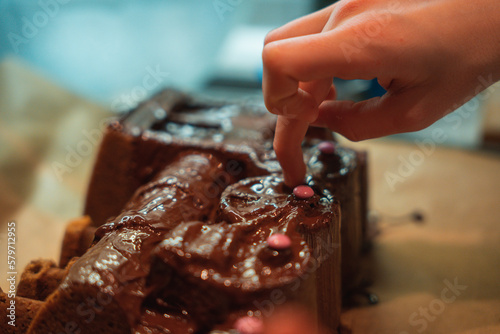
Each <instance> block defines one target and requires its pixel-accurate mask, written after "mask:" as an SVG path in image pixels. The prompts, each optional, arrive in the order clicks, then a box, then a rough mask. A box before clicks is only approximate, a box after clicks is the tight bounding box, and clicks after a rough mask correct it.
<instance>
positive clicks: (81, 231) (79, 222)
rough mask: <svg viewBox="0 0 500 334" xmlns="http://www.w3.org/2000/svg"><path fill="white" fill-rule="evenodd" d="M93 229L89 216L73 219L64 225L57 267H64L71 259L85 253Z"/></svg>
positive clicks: (93, 231)
mask: <svg viewBox="0 0 500 334" xmlns="http://www.w3.org/2000/svg"><path fill="white" fill-rule="evenodd" d="M95 230H96V228H95V227H94V226H93V224H92V220H91V219H90V217H89V216H83V217H80V218H77V219H74V220H72V221H70V222H69V223H68V224H67V225H66V231H65V232H64V238H63V243H62V248H61V256H60V258H59V267H61V268H65V267H66V266H67V265H68V263H69V262H70V261H71V259H73V258H74V257H80V256H82V255H83V254H85V252H86V251H87V250H88V249H89V247H90V245H91V244H92V241H93V240H94V233H95Z"/></svg>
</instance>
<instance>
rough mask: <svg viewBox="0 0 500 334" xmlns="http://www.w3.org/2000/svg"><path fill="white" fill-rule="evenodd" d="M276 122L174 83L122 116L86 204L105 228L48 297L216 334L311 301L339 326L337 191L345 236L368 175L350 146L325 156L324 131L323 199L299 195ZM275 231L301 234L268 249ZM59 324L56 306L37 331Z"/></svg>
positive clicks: (316, 178)
mask: <svg viewBox="0 0 500 334" xmlns="http://www.w3.org/2000/svg"><path fill="white" fill-rule="evenodd" d="M273 126H274V118H273V117H271V116H269V114H268V113H267V112H265V111H263V110H262V109H258V110H254V109H250V110H249V109H248V108H245V107H243V106H223V107H221V106H216V105H214V104H203V103H199V102H196V101H193V100H191V99H189V98H187V97H185V96H184V95H182V94H178V93H172V92H171V91H166V92H163V93H161V94H159V95H158V96H156V97H155V98H153V99H152V100H150V101H148V102H146V103H143V104H142V105H141V106H139V108H138V109H137V110H135V111H133V112H131V113H130V114H128V115H127V116H126V117H125V118H124V119H122V120H121V121H120V122H118V123H113V124H111V125H110V127H109V128H108V134H107V135H106V136H105V138H104V142H103V144H102V146H101V151H100V153H99V157H98V161H97V164H96V168H95V170H94V174H93V177H92V180H91V184H90V187H89V197H88V199H87V204H86V212H87V213H89V214H90V215H91V216H92V217H93V219H94V221H95V222H97V225H100V227H99V228H98V229H97V231H96V237H95V240H94V243H93V247H92V248H90V250H89V251H88V252H87V253H86V254H85V255H84V256H82V258H80V259H79V260H78V261H77V262H76V263H75V264H74V265H73V267H72V268H71V270H70V273H69V275H68V277H67V279H66V281H65V282H64V283H63V284H62V285H61V287H60V291H59V295H57V296H56V297H54V298H52V299H51V300H50V303H49V306H50V305H51V307H56V306H57V305H58V304H57V303H58V300H64V301H65V302H66V303H67V300H71V296H73V295H75V294H77V292H80V291H83V292H84V293H86V294H89V295H93V294H99V293H103V294H105V295H106V296H109V297H110V298H111V300H112V302H110V303H109V304H106V305H109V307H107V306H106V305H104V306H103V308H104V311H103V314H105V313H106V310H107V309H108V310H109V312H113V313H114V315H115V316H116V317H118V318H119V317H124V318H125V319H126V323H127V324H128V328H129V329H130V332H132V333H207V332H209V331H211V330H212V329H217V330H230V329H231V328H232V324H233V323H234V319H235V317H236V316H239V315H245V314H248V315H255V316H267V315H268V314H264V313H266V311H268V310H269V309H270V306H269V305H271V306H272V307H273V308H274V306H277V305H279V303H278V301H276V300H278V299H279V301H280V303H282V302H283V301H284V300H286V301H298V302H301V303H303V304H305V305H307V306H308V307H309V308H310V310H311V311H313V312H316V313H317V315H318V319H319V321H322V322H323V323H326V324H327V325H328V326H329V327H330V328H332V329H336V328H337V326H338V323H339V319H338V317H339V314H340V249H339V244H340V205H339V202H338V199H342V200H345V203H346V204H344V203H341V205H342V208H343V209H344V207H345V208H346V212H347V218H343V219H342V223H343V224H344V221H345V222H347V223H348V225H347V226H348V227H346V228H345V229H346V235H349V236H350V237H349V238H351V235H352V236H357V235H358V234H357V230H358V226H357V225H359V222H356V221H355V219H357V218H358V217H359V213H358V215H357V216H356V217H355V213H353V212H350V210H356V208H355V203H356V202H355V199H352V198H351V197H356V196H358V195H359V194H358V193H357V192H356V190H355V191H354V192H353V189H355V187H354V186H351V185H349V182H350V183H352V184H356V180H355V176H352V177H351V176H350V175H354V171H355V169H356V156H355V155H353V154H352V152H351V151H349V150H347V149H345V150H344V149H341V150H338V152H337V154H335V155H332V156H330V157H327V158H325V157H323V156H321V155H320V152H319V150H318V149H317V145H318V144H319V142H320V139H327V140H331V134H329V133H328V132H325V131H320V130H317V129H315V130H311V131H310V132H309V133H308V137H307V139H306V141H305V143H304V151H305V157H306V160H307V161H309V163H308V167H309V174H308V178H307V184H308V185H309V186H311V187H312V188H313V189H314V191H315V195H314V196H312V197H311V198H308V199H298V198H295V196H294V195H293V194H292V190H291V189H289V188H287V187H286V186H285V185H284V184H283V181H282V178H281V176H280V168H279V164H278V163H277V161H276V157H275V154H274V152H273V151H272V139H273V131H272V128H273ZM117 149H118V150H117ZM117 157H118V160H117ZM325 159H330V160H328V161H327V160H325ZM114 164H118V165H120V166H122V167H121V168H117V167H115V165H114ZM110 166H113V167H110ZM346 178H347V179H346ZM349 178H352V179H349ZM345 183H348V184H347V185H346V184H345ZM349 201H352V203H354V204H352V203H351V202H349ZM341 202H342V201H341ZM357 209H358V210H359V207H358V208H357ZM351 214H352V216H351V218H349V215H351ZM111 215H114V216H115V217H114V218H110V219H109V220H108V221H107V223H105V224H102V223H103V221H102V219H103V217H109V216H111ZM343 217H346V216H345V215H344V216H343ZM342 229H344V227H342ZM352 230H354V231H355V233H351V231H352ZM273 233H283V234H286V235H287V236H289V237H290V239H291V240H292V246H291V247H290V249H286V250H282V251H277V250H273V249H271V248H269V247H268V246H267V244H266V240H267V238H268V237H269V236H270V235H272V234H273ZM353 242H357V240H353ZM342 252H344V248H343V249H342ZM351 254H354V252H351ZM353 266H355V264H354V265H353ZM277 293H279V294H280V295H279V296H280V297H279V298H276V295H277ZM77 302H78V301H77V300H76V301H75V303H77ZM54 305H55V306H54ZM263 305H264V306H265V307H263ZM111 307H112V308H111ZM47 309H50V307H49V308H47ZM56 319H57V315H55V314H50V313H49V312H48V311H47V312H46V313H45V314H44V315H43V316H41V317H39V319H38V323H35V324H34V325H33V328H34V330H33V331H32V332H31V333H37V331H36V330H35V329H36V328H37V326H39V327H38V328H49V327H50V325H48V324H50V321H53V322H57V321H58V320H56ZM72 320H73V321H76V322H77V323H78V321H80V319H78V318H76V319H72ZM44 326H46V327H44ZM81 329H82V333H92V334H96V333H101V332H100V331H99V330H102V327H97V325H96V326H94V327H93V326H92V324H90V325H89V324H85V323H82V326H81ZM102 332H103V333H104V332H106V333H112V331H109V330H107V331H102ZM123 332H124V331H123V330H121V331H116V333H123ZM125 332H126V331H125Z"/></svg>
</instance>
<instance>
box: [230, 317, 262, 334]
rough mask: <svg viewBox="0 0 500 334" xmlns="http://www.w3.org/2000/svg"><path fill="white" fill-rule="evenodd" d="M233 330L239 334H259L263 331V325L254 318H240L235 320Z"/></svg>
mask: <svg viewBox="0 0 500 334" xmlns="http://www.w3.org/2000/svg"><path fill="white" fill-rule="evenodd" d="M234 328H235V329H236V330H237V331H238V332H239V333H240V334H261V333H262V332H263V331H264V324H263V322H262V320H261V319H259V318H256V317H242V318H239V319H238V320H236V322H235V323H234Z"/></svg>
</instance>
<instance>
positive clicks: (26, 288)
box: [17, 259, 67, 301]
mask: <svg viewBox="0 0 500 334" xmlns="http://www.w3.org/2000/svg"><path fill="white" fill-rule="evenodd" d="M66 274H67V270H66V269H61V268H59V267H58V266H57V265H56V263H55V262H54V261H52V260H45V259H38V260H33V261H31V262H30V263H29V264H28V265H27V266H26V268H25V269H24V271H23V273H22V274H21V279H20V281H19V285H18V287H17V295H18V296H19V297H24V298H29V299H34V300H40V301H44V300H45V299H46V298H47V297H48V296H49V295H50V294H51V293H52V292H54V291H55V290H56V289H57V287H58V286H59V285H60V284H61V282H62V280H63V279H64V277H66Z"/></svg>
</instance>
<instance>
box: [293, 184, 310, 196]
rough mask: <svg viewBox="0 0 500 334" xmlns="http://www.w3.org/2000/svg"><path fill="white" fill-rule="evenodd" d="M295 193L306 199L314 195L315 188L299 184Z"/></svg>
mask: <svg viewBox="0 0 500 334" xmlns="http://www.w3.org/2000/svg"><path fill="white" fill-rule="evenodd" d="M293 194H294V195H295V196H297V197H298V198H301V199H306V198H310V197H312V196H313V195H314V190H312V188H311V187H309V186H297V187H295V188H294V189H293Z"/></svg>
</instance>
